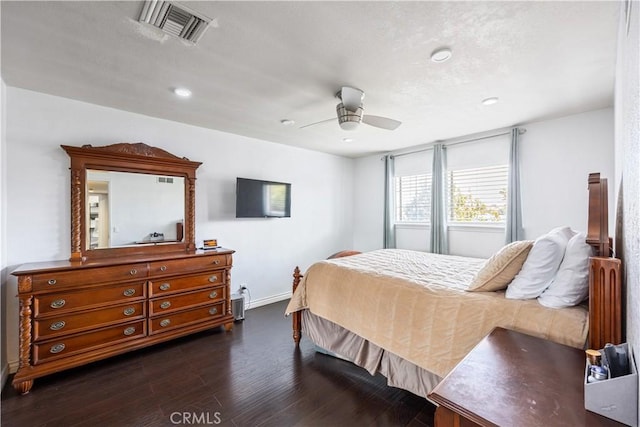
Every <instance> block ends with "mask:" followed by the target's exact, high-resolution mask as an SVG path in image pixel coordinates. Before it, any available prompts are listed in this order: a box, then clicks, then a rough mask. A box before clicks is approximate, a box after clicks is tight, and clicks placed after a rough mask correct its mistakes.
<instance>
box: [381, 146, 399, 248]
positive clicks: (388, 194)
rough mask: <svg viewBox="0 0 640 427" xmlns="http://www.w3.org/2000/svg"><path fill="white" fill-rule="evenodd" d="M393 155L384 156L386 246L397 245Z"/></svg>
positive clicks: (393, 246)
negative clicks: (394, 212) (394, 215)
mask: <svg viewBox="0 0 640 427" xmlns="http://www.w3.org/2000/svg"><path fill="white" fill-rule="evenodd" d="M393 169H394V168H393V156H392V155H391V154H388V155H386V156H384V234H383V236H384V237H383V239H384V241H383V244H384V246H383V247H384V248H385V249H387V248H395V247H396V230H395V227H394V218H393V209H394V186H393V177H394V170H393Z"/></svg>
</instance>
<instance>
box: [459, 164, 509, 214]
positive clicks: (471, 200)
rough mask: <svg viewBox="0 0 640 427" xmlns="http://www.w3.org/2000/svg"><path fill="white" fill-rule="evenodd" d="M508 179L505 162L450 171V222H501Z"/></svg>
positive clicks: (505, 203)
mask: <svg viewBox="0 0 640 427" xmlns="http://www.w3.org/2000/svg"><path fill="white" fill-rule="evenodd" d="M508 179H509V167H508V166H507V165H503V166H491V167H483V168H474V169H460V170H453V171H449V172H448V185H449V188H448V190H449V200H448V201H447V202H448V206H449V221H451V222H463V223H504V222H505V219H506V210H507V182H508Z"/></svg>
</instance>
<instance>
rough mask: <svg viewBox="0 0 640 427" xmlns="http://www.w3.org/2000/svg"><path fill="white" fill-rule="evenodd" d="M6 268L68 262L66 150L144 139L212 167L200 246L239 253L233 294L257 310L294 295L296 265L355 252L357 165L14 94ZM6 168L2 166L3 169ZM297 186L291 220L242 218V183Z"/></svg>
mask: <svg viewBox="0 0 640 427" xmlns="http://www.w3.org/2000/svg"><path fill="white" fill-rule="evenodd" d="M7 108H8V109H7V120H6V123H7V139H6V140H7V154H6V161H7V168H6V181H7V193H6V207H7V210H6V213H7V216H6V221H7V223H9V224H11V227H10V228H9V229H8V230H7V234H6V242H7V251H6V264H7V265H8V266H9V269H13V268H15V267H17V266H18V265H19V264H21V263H25V262H35V261H47V260H55V259H67V258H68V257H69V250H70V237H69V236H70V220H69V218H70V217H69V215H70V212H69V211H70V208H69V197H70V196H69V181H70V179H69V170H68V169H69V159H68V157H67V155H66V153H65V152H64V151H63V150H62V149H61V148H60V144H65V145H75V146H80V145H83V144H92V145H94V146H100V145H107V144H112V143H115V142H139V141H141V142H145V143H147V144H149V145H154V146H157V147H160V148H162V149H165V150H167V151H169V152H171V153H173V154H176V155H178V156H185V157H188V158H189V159H191V160H194V161H201V162H203V165H202V166H201V167H200V168H199V169H198V172H197V179H198V180H197V182H196V239H197V240H202V239H204V238H217V239H218V242H219V243H220V244H222V245H223V246H224V247H228V248H232V249H235V250H236V253H235V255H234V267H233V270H232V289H233V290H235V289H237V288H238V286H239V285H240V284H241V283H245V284H246V285H247V286H248V287H249V290H250V292H251V296H252V298H253V301H254V304H255V303H258V304H260V303H268V302H273V301H276V300H279V299H284V298H287V297H288V296H289V295H290V289H291V280H292V278H291V274H292V270H293V267H295V266H296V265H300V267H301V268H303V269H305V268H306V267H308V266H309V265H310V264H311V263H312V262H313V261H316V260H318V259H322V258H325V257H326V256H328V255H329V254H331V253H334V252H337V251H338V250H342V249H345V248H351V247H353V240H352V238H353V230H352V223H353V212H352V208H351V206H352V199H353V194H354V193H353V160H351V159H347V158H343V157H338V156H333V155H328V154H323V153H318V152H314V151H309V150H304V149H299V148H295V147H291V146H285V145H281V144H273V143H268V142H265V141H259V140H255V139H251V138H245V137H240V136H237V135H231V134H227V133H222V132H217V131H213V130H209V129H203V128H198V127H194V126H188V125H184V124H180V123H176V122H170V121H167V120H160V119H155V118H151V117H147V116H142V115H138V114H133V113H128V112H125V111H120V110H115V109H110V108H105V107H100V106H97V105H92V104H87V103H82V102H78V101H73V100H69V99H65V98H60V97H55V96H49V95H44V94H40V93H37V92H31V91H27V90H22V89H17V88H13V87H9V88H8V90H7ZM4 170H5V169H4V168H3V171H4ZM237 176H242V177H247V178H258V179H269V180H273V181H281V182H290V183H291V184H292V207H291V210H292V213H291V218H284V219H255V220H253V219H252V220H239V219H236V218H235V179H236V177H237ZM8 282H9V287H8V291H7V294H8V295H11V296H12V297H11V298H8V299H7V301H6V310H4V309H3V310H2V311H3V312H6V315H7V330H8V337H7V345H8V352H9V362H10V363H11V362H15V361H16V360H17V330H18V326H17V319H18V309H17V299H16V298H14V297H13V295H15V294H16V284H15V280H12V279H10V280H8Z"/></svg>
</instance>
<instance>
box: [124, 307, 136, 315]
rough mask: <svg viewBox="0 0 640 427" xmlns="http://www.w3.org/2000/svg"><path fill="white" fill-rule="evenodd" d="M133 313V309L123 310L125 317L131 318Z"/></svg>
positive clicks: (134, 310)
mask: <svg viewBox="0 0 640 427" xmlns="http://www.w3.org/2000/svg"><path fill="white" fill-rule="evenodd" d="M135 312H136V309H135V308H133V307H128V308H125V309H124V311H123V313H124V315H125V316H131V315H132V314H133V313H135Z"/></svg>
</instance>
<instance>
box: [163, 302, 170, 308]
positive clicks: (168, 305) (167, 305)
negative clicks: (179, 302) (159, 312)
mask: <svg viewBox="0 0 640 427" xmlns="http://www.w3.org/2000/svg"><path fill="white" fill-rule="evenodd" d="M169 307H171V303H170V302H169V301H165V302H163V303H162V304H160V308H169Z"/></svg>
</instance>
